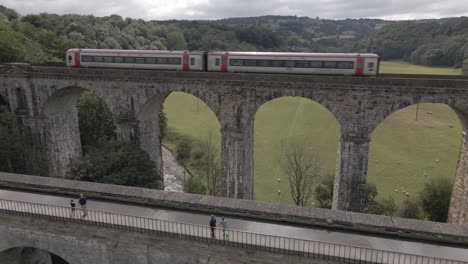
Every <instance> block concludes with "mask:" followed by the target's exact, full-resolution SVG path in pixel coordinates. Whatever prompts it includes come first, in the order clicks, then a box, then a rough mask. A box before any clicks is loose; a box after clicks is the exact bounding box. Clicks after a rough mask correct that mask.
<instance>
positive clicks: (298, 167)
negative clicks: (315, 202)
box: [279, 139, 321, 206]
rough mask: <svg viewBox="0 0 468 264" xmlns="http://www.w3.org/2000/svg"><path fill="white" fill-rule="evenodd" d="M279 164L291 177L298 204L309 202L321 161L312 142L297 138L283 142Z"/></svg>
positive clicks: (289, 177) (292, 193) (286, 174)
mask: <svg viewBox="0 0 468 264" xmlns="http://www.w3.org/2000/svg"><path fill="white" fill-rule="evenodd" d="M279 165H280V169H281V171H282V172H283V174H284V175H285V176H286V177H287V178H288V179H289V186H290V188H291V195H292V198H293V201H294V203H295V204H296V205H301V206H305V205H307V204H309V200H310V198H311V197H312V191H313V181H314V179H315V178H317V177H318V176H319V175H320V169H321V168H320V161H319V159H318V157H317V154H316V153H315V151H314V149H313V147H312V146H311V145H310V144H305V143H304V142H300V141H299V140H297V139H293V140H291V141H290V142H288V143H282V145H281V151H280V157H279Z"/></svg>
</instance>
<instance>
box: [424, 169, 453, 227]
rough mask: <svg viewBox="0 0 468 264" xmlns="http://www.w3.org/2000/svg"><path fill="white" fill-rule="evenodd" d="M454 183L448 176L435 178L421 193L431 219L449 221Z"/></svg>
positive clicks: (425, 208)
mask: <svg viewBox="0 0 468 264" xmlns="http://www.w3.org/2000/svg"><path fill="white" fill-rule="evenodd" d="M452 188H453V183H452V182H451V181H450V180H448V179H447V178H441V177H439V178H433V179H431V180H430V181H429V182H428V183H426V184H425V185H424V188H423V190H422V191H421V194H420V199H421V205H422V208H423V209H424V212H425V213H426V215H427V217H428V218H429V220H431V221H437V222H447V217H448V211H449V207H450V198H451V197H452Z"/></svg>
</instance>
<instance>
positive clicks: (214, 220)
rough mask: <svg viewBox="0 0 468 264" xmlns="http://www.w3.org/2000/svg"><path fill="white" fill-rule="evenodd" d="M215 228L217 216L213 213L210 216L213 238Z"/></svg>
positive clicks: (213, 236)
mask: <svg viewBox="0 0 468 264" xmlns="http://www.w3.org/2000/svg"><path fill="white" fill-rule="evenodd" d="M215 228H216V217H215V216H214V215H211V218H210V229H211V238H215Z"/></svg>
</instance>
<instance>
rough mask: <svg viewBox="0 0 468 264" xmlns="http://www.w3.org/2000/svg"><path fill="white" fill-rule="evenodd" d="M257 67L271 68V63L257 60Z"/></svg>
mask: <svg viewBox="0 0 468 264" xmlns="http://www.w3.org/2000/svg"><path fill="white" fill-rule="evenodd" d="M257 66H258V67H271V61H269V60H257Z"/></svg>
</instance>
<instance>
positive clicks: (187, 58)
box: [182, 52, 190, 71]
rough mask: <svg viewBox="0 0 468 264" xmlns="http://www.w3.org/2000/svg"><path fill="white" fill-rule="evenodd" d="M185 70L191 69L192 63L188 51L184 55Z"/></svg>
mask: <svg viewBox="0 0 468 264" xmlns="http://www.w3.org/2000/svg"><path fill="white" fill-rule="evenodd" d="M182 61H183V65H184V66H183V70H184V71H189V70H190V65H189V61H190V54H188V53H187V52H185V53H184V56H183V60H182Z"/></svg>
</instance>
